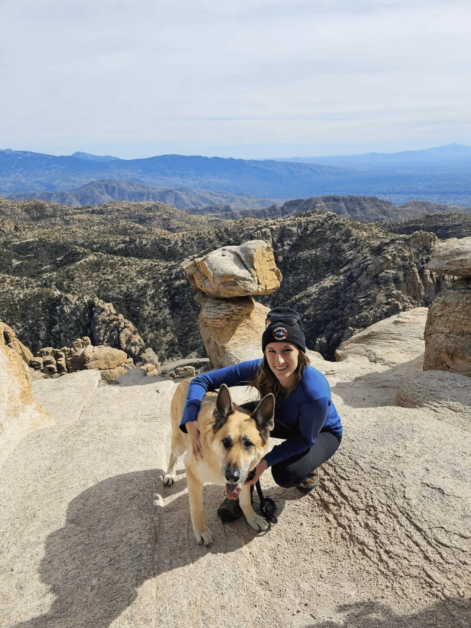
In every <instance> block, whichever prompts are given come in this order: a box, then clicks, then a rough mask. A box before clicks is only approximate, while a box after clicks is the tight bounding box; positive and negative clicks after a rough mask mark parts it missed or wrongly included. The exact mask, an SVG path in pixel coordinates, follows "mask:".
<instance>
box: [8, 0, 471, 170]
mask: <svg viewBox="0 0 471 628" xmlns="http://www.w3.org/2000/svg"><path fill="white" fill-rule="evenodd" d="M229 5H233V6H229ZM0 24H1V37H0V85H1V92H2V93H1V98H0V148H12V149H15V150H33V151H38V152H47V153H51V154H57V155H59V154H70V153H72V152H74V151H76V150H81V151H86V152H91V153H95V154H111V155H116V156H117V157H122V158H129V159H131V158H136V157H148V156H151V155H157V154H163V153H179V154H187V155H192V154H193V155H194V154H201V155H208V156H213V155H219V156H223V157H242V158H255V159H259V158H271V157H273V158H276V157H292V156H311V155H327V154H340V153H342V154H351V153H364V152H369V151H382V152H393V151H399V150H414V149H420V148H428V147H431V146H438V145H441V144H449V143H451V142H458V143H462V144H471V120H470V110H471V107H470V105H471V64H470V58H471V54H470V53H471V38H470V37H469V25H470V24H471V3H470V2H469V1H467V0H466V1H463V0H461V1H456V2H454V1H453V0H447V1H446V2H445V1H442V0H427V1H422V0H407V1H405V0H404V1H403V0H374V1H373V0H349V1H347V0H293V1H290V2H287V1H285V0H267V1H264V0H237V2H233V3H223V2H221V1H220V0H217V1H216V0H173V2H171V3H170V2H169V1H168V0H165V1H161V0H133V1H132V2H131V1H127V0H122V1H120V0H93V1H92V0H80V2H79V1H77V0H67V1H66V2H64V1H63V0H41V2H34V1H32V0H3V2H2V4H1V5H0Z"/></svg>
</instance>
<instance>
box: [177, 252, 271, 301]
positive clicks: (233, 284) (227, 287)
mask: <svg viewBox="0 0 471 628" xmlns="http://www.w3.org/2000/svg"><path fill="white" fill-rule="evenodd" d="M182 268H183V271H184V273H185V275H186V277H187V279H188V281H189V283H190V285H191V287H192V288H193V289H194V290H197V291H198V292H203V293H204V294H207V295H208V296H210V297H214V298H216V299H229V298H233V297H244V296H249V295H253V296H255V295H264V294H272V293H273V292H276V290H278V288H279V287H280V282H281V278H282V277H281V272H280V271H279V269H278V268H277V266H276V262H275V257H274V255H273V249H272V247H271V246H270V245H269V244H268V243H267V242H264V241H263V240H252V241H249V242H245V243H244V244H241V245H240V246H224V247H222V248H220V249H217V250H215V251H212V252H211V253H208V254H207V255H205V256H204V257H200V258H196V259H194V260H191V261H185V262H183V264H182Z"/></svg>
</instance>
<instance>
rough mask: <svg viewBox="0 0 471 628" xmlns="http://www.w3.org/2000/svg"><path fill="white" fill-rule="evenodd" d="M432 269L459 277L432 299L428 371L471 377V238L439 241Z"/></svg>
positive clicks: (425, 358)
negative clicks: (447, 372)
mask: <svg viewBox="0 0 471 628" xmlns="http://www.w3.org/2000/svg"><path fill="white" fill-rule="evenodd" d="M427 268H428V269H429V270H431V271H437V272H440V273H445V274H448V275H452V276H454V277H460V278H461V279H459V280H458V281H455V282H453V283H452V284H451V286H450V287H449V288H448V289H446V290H444V291H443V292H441V293H440V294H439V295H438V297H437V298H436V299H435V301H434V302H433V303H432V305H431V307H430V309H429V313H428V318H427V325H426V328H425V357H424V370H425V371H449V372H452V373H461V374H462V375H467V376H469V377H471V318H470V312H471V238H463V239H461V240H457V239H451V240H447V241H446V242H441V243H440V244H437V245H436V246H435V247H434V249H433V251H432V258H431V260H430V261H429V263H428V264H427Z"/></svg>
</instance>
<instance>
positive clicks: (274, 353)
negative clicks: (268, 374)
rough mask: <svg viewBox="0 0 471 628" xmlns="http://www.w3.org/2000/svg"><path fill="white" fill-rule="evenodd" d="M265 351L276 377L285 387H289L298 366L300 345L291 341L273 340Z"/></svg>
mask: <svg viewBox="0 0 471 628" xmlns="http://www.w3.org/2000/svg"><path fill="white" fill-rule="evenodd" d="M265 351H266V356H267V360H268V365H269V367H270V369H271V370H272V371H273V373H274V374H275V377H276V378H277V379H278V381H279V382H280V384H281V385H282V386H283V387H284V388H286V387H289V386H290V384H292V383H293V379H294V373H295V371H296V369H297V367H298V355H299V349H298V347H297V346H296V345H293V344H292V343H290V342H271V343H270V344H268V345H267V347H266V350H265Z"/></svg>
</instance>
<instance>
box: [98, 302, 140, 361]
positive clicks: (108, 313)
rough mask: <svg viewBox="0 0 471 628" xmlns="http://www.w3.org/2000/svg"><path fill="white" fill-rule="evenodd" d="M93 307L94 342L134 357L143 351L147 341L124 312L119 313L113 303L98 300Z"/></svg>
mask: <svg viewBox="0 0 471 628" xmlns="http://www.w3.org/2000/svg"><path fill="white" fill-rule="evenodd" d="M92 309H93V317H92V321H91V325H90V328H91V334H92V339H93V342H94V344H96V345H109V346H110V347H113V348H115V349H120V350H122V351H126V353H128V354H129V355H130V356H131V357H133V358H137V357H138V356H140V354H141V353H143V351H144V348H145V342H144V340H143V339H142V338H141V336H140V335H139V332H138V330H137V328H136V327H135V325H133V324H132V323H131V322H130V321H128V320H127V319H125V318H124V316H123V315H122V314H117V313H116V310H115V308H114V306H113V304H112V303H105V302H104V301H99V300H97V301H96V302H95V304H94V306H93V308H92Z"/></svg>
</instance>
